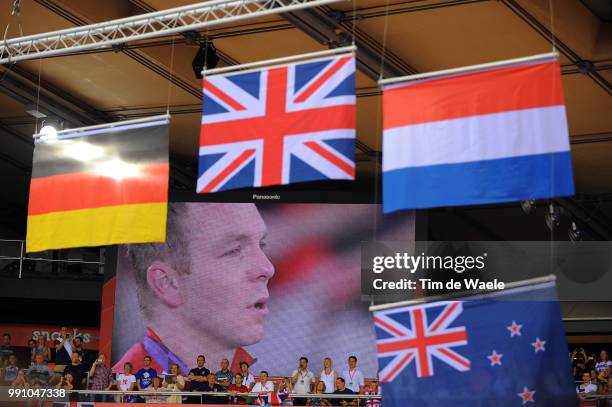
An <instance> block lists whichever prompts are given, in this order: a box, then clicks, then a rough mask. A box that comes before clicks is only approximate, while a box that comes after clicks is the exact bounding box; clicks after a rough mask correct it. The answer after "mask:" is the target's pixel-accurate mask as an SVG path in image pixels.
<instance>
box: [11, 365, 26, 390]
mask: <svg viewBox="0 0 612 407" xmlns="http://www.w3.org/2000/svg"><path fill="white" fill-rule="evenodd" d="M11 387H13V388H19V389H27V388H29V387H30V383H28V376H27V374H26V370H25V369H21V370H20V371H19V372H18V373H17V378H16V379H15V381H14V382H13V383H11Z"/></svg>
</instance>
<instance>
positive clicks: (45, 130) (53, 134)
mask: <svg viewBox="0 0 612 407" xmlns="http://www.w3.org/2000/svg"><path fill="white" fill-rule="evenodd" d="M38 134H40V136H41V137H40V138H41V139H42V140H49V139H56V138H57V129H56V128H55V127H53V126H51V125H50V124H47V125H46V126H43V127H42V129H40V131H39V132H38Z"/></svg>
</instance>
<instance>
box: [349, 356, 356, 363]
mask: <svg viewBox="0 0 612 407" xmlns="http://www.w3.org/2000/svg"><path fill="white" fill-rule="evenodd" d="M351 359H355V363H357V356H355V355H351V356H349V360H351Z"/></svg>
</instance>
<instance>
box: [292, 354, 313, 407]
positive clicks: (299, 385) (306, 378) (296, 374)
mask: <svg viewBox="0 0 612 407" xmlns="http://www.w3.org/2000/svg"><path fill="white" fill-rule="evenodd" d="M314 379H315V376H314V374H313V373H312V372H311V371H310V370H308V358H307V357H305V356H302V357H301V358H300V367H299V368H297V369H295V370H294V371H293V373H292V374H291V384H292V385H293V393H295V394H310V392H311V391H312V390H311V389H312V383H313V382H314ZM293 405H294V406H305V405H306V399H305V398H296V399H295V400H294V401H293Z"/></svg>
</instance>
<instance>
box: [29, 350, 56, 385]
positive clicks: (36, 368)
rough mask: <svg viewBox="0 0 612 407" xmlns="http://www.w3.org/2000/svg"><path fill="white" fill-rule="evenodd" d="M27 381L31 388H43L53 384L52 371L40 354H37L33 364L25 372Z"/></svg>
mask: <svg viewBox="0 0 612 407" xmlns="http://www.w3.org/2000/svg"><path fill="white" fill-rule="evenodd" d="M27 376H28V381H29V382H30V385H31V386H32V387H44V386H48V385H49V384H52V382H55V380H53V370H51V368H50V367H49V366H47V362H45V359H44V357H43V355H42V354H37V355H36V358H35V361H34V363H33V364H32V365H31V366H30V367H29V368H28V371H27Z"/></svg>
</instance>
